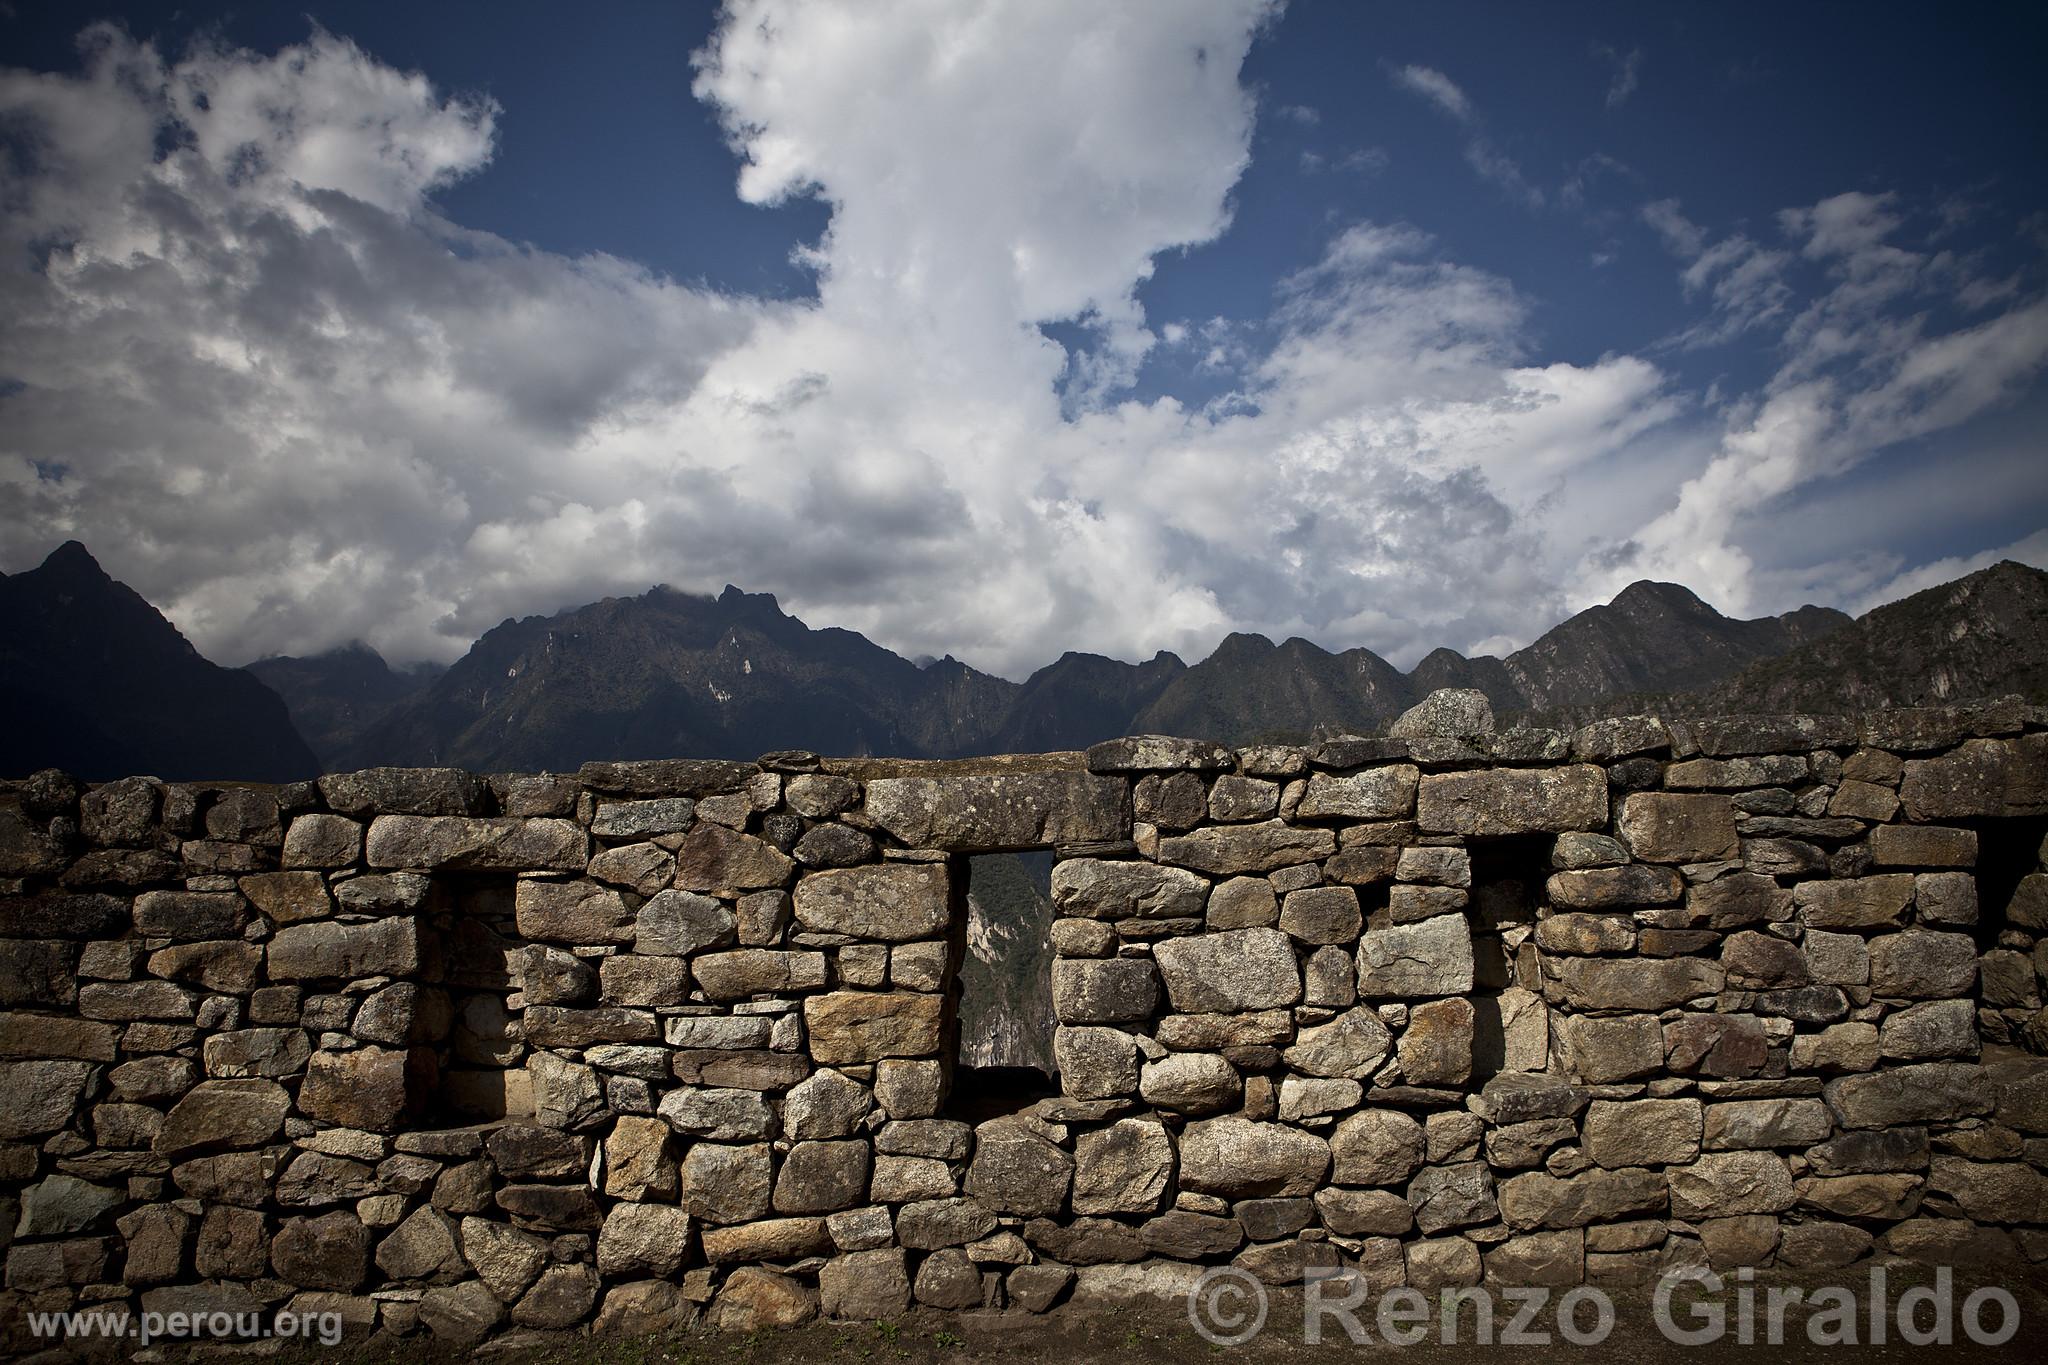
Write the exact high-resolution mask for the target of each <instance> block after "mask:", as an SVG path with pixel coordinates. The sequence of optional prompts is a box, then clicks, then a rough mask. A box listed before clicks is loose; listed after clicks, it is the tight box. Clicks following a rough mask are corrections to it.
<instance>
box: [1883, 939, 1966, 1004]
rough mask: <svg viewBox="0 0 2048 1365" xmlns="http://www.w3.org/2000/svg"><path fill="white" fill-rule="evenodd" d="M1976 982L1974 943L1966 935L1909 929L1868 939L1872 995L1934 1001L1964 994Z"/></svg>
mask: <svg viewBox="0 0 2048 1365" xmlns="http://www.w3.org/2000/svg"><path fill="white" fill-rule="evenodd" d="M1976 982H1977V945H1976V941H1975V940H1974V939H1972V938H1971V937H1970V936H1969V935H1968V934H1948V933H1939V932H1935V931H1931V930H1926V929H1909V930H1907V931H1906V932H1905V933H1902V934H1881V935H1879V936H1878V937H1876V938H1874V939H1872V940H1870V990H1871V994H1873V995H1878V996H1885V997H1889V998H1892V999H1905V1000H1933V999H1941V998H1944V997H1954V996H1964V995H1968V994H1969V993H1970V989H1971V987H1972V986H1974V985H1975V984H1976Z"/></svg>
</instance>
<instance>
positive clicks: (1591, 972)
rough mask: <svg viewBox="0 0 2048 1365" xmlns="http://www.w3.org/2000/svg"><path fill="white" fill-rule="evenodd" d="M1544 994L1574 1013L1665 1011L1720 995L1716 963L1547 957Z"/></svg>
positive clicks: (1677, 959)
mask: <svg viewBox="0 0 2048 1365" xmlns="http://www.w3.org/2000/svg"><path fill="white" fill-rule="evenodd" d="M1543 975H1544V986H1545V988H1546V992H1545V993H1546V994H1548V995H1550V997H1551V999H1552V1000H1553V1002H1558V1001H1561V1002H1562V1003H1564V1004H1566V1005H1569V1006H1570V1007H1571V1008H1573V1009H1577V1010H1667V1009H1672V1008H1674V1007H1676V1006H1678V1005H1682V1004H1684V1003H1685V1002H1686V1001H1688V1000H1693V999H1697V998H1699V997H1701V996H1707V995H1713V994H1716V993H1717V992H1719V991H1720V990H1721V988H1722V986H1723V985H1724V984H1725V977H1724V974H1723V972H1722V970H1721V967H1720V964H1718V963H1714V962H1700V961H1697V960H1695V959H1692V958H1682V957H1674V958H1657V959H1652V958H1638V959H1634V960H1629V959H1618V960H1617V959H1609V958H1594V957H1570V958H1550V959H1547V960H1545V962H1544V964H1543Z"/></svg>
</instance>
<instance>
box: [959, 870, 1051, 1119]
mask: <svg viewBox="0 0 2048 1365" xmlns="http://www.w3.org/2000/svg"><path fill="white" fill-rule="evenodd" d="M1052 863H1053V855H1052V854H1051V852H1050V851H1038V852H1031V853H993V854H985V855H983V856H981V857H976V858H969V859H966V860H965V861H964V864H963V866H964V867H965V869H966V880H967V913H966V942H965V945H964V951H963V953H962V955H961V964H960V973H959V983H960V1001H959V1010H958V1025H959V1034H958V1037H959V1043H958V1051H957V1053H956V1054H955V1070H954V1075H953V1087H952V1098H951V1101H950V1103H949V1110H950V1112H952V1113H953V1114H954V1116H955V1117H958V1118H962V1119H966V1120H968V1121H970V1122H980V1121H981V1120H982V1119H985V1118H989V1117H993V1116H995V1115H997V1114H1006V1113H1015V1112H1017V1111H1018V1110H1021V1109H1026V1108H1029V1107H1030V1106H1031V1105H1033V1104H1035V1103H1037V1102H1038V1101H1039V1100H1041V1099H1044V1098H1045V1097H1046V1096H1048V1095H1055V1094H1057V1093H1059V1080H1058V1068H1057V1066H1056V1065H1055V1063H1054V1061H1053V1052H1052V1035H1053V1013H1052V920H1053V913H1052Z"/></svg>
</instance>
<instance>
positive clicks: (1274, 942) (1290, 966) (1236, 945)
mask: <svg viewBox="0 0 2048 1365" xmlns="http://www.w3.org/2000/svg"><path fill="white" fill-rule="evenodd" d="M1297 894H1298V893H1297ZM1153 955H1154V957H1155V958H1157V960H1158V963H1159V974H1160V976H1161V977H1163V978H1164V979H1165V982H1166V993H1167V995H1168V997H1169V998H1170V999H1171V1000H1172V1002H1173V1007H1174V1008H1175V1009H1176V1010H1180V1011H1182V1012H1184V1013H1188V1014H1199V1013H1208V1012H1226V1013H1236V1012H1241V1011H1247V1010H1260V1009H1270V1008H1272V1007H1274V1006H1276V1005H1292V1004H1294V1003H1295V1002H1296V1001H1298V1000H1300V999H1301V970H1300V968H1299V966H1298V965H1297V964H1296V962H1295V958H1294V949H1293V946H1292V945H1291V944H1290V943H1289V942H1288V940H1287V935H1286V934H1283V933H1281V932H1279V931H1278V930H1275V929H1239V930H1233V931H1229V932H1225V933H1218V934H1203V935H1199V936H1197V937H1193V938H1183V939H1169V940H1167V941H1166V942H1164V943H1161V944H1160V945H1159V946H1158V947H1157V948H1155V949H1154V950H1153ZM1055 989H1057V987H1055Z"/></svg>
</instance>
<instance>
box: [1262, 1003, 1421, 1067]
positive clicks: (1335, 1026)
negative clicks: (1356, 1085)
mask: <svg viewBox="0 0 2048 1365" xmlns="http://www.w3.org/2000/svg"><path fill="white" fill-rule="evenodd" d="M1392 1049H1393V1035H1392V1034H1390V1033H1388V1032H1387V1026H1386V1025H1385V1024H1382V1023H1381V1022H1380V1020H1379V1016H1378V1015H1377V1014H1375V1013H1373V1011H1372V1010H1370V1009H1353V1010H1346V1011H1345V1012H1344V1013H1342V1014H1340V1015H1338V1016H1337V1017H1336V1018H1335V1019H1332V1020H1331V1021H1330V1022H1329V1023H1327V1024H1317V1025H1312V1026H1310V1027H1308V1028H1304V1029H1303V1030H1301V1033H1300V1035H1299V1036H1298V1037H1297V1038H1296V1040H1295V1043H1294V1045H1293V1046H1292V1047H1290V1048H1288V1049H1287V1050H1286V1051H1285V1052H1284V1053H1282V1054H1281V1056H1282V1057H1283V1058H1284V1059H1285V1061H1286V1062H1287V1065H1288V1066H1289V1067H1291V1068H1293V1069H1294V1070H1296V1071H1299V1072H1302V1073H1304V1074H1306V1075H1310V1076H1325V1077H1330V1078H1333V1079H1336V1078H1348V1079H1350V1080H1357V1081H1363V1080H1370V1079H1371V1078H1372V1076H1373V1075H1374V1073H1375V1072H1377V1071H1378V1070H1379V1068H1380V1064H1381V1063H1383V1062H1384V1061H1386V1059H1387V1053H1388V1052H1390V1051H1392Z"/></svg>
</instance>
